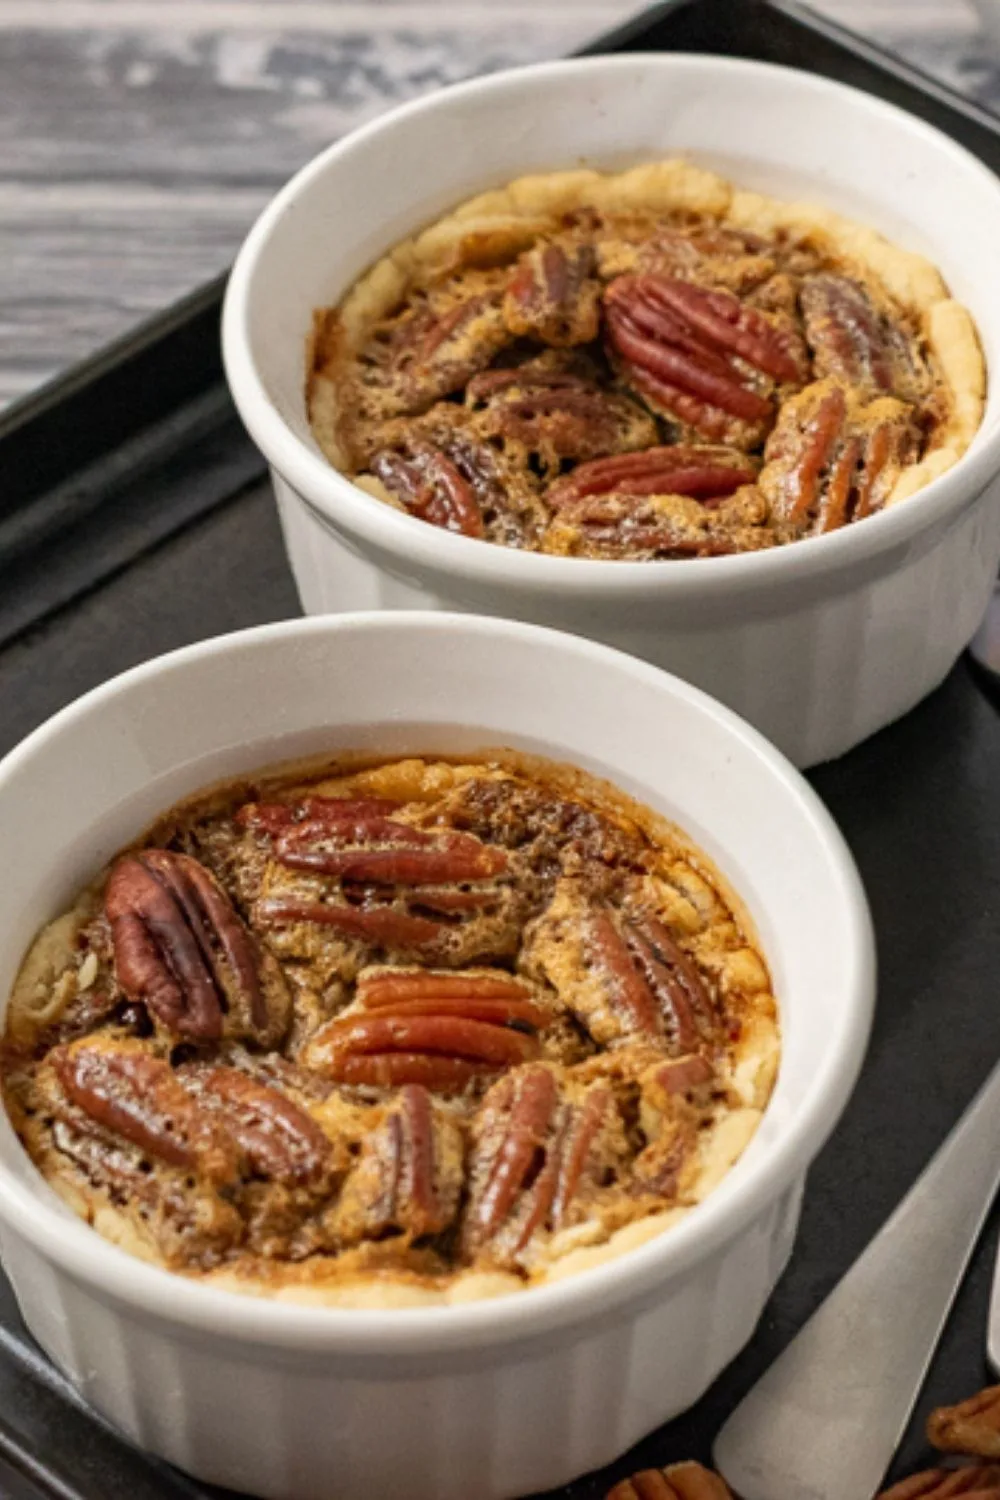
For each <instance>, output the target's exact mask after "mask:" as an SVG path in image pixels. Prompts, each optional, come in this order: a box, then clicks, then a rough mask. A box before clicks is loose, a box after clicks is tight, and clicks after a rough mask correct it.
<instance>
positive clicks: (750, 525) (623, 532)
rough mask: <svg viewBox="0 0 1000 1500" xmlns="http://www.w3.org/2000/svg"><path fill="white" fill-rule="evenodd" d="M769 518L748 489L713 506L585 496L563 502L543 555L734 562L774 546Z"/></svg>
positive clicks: (671, 499)
mask: <svg viewBox="0 0 1000 1500" xmlns="http://www.w3.org/2000/svg"><path fill="white" fill-rule="evenodd" d="M766 517H767V505H766V502H765V501H764V499H763V497H762V496H761V495H760V494H759V493H758V492H757V490H756V489H752V488H750V487H748V486H744V487H743V488H742V489H740V490H739V491H738V492H737V493H736V494H735V495H733V496H731V497H730V498H729V499H723V500H720V501H717V502H713V503H711V504H709V505H706V504H705V502H703V501H701V500H692V499H690V498H688V497H687V496H683V495H638V496H635V495H629V494H614V493H612V494H609V495H584V496H581V497H580V498H578V499H573V498H570V499H567V500H563V501H561V502H560V504H559V506H558V507H557V508H556V509H555V512H554V515H553V519H552V521H551V523H550V524H549V526H548V527H547V529H546V532H545V535H544V537H543V538H542V547H541V550H542V551H543V552H549V553H554V554H555V555H557V556H563V557H566V556H569V557H594V558H614V559H621V560H623V561H627V562H651V561H653V560H663V559H670V558H686V557H687V558H690V557H730V556H732V554H733V553H736V552H755V551H759V550H760V549H762V548H764V547H772V546H774V545H775V537H774V534H773V532H772V531H771V529H770V528H769V527H767V526H765V525H764V521H765V520H766Z"/></svg>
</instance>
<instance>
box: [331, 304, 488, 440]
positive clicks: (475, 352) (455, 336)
mask: <svg viewBox="0 0 1000 1500" xmlns="http://www.w3.org/2000/svg"><path fill="white" fill-rule="evenodd" d="M502 297H503V284H502V280H500V281H498V280H496V278H492V279H491V278H489V277H486V278H483V277H472V278H469V280H468V288H467V289H466V288H465V287H463V288H462V290H461V291H460V292H459V295H458V296H457V298H456V299H454V300H446V299H445V298H444V297H443V296H441V297H436V298H435V297H433V296H432V297H431V299H430V300H429V301H428V302H426V303H425V304H423V305H418V306H416V307H413V308H409V309H407V310H406V311H405V312H404V313H403V315H402V316H401V317H397V318H393V319H390V320H388V321H387V322H386V323H384V324H383V325H382V326H381V327H380V328H379V329H377V330H376V331H375V333H374V334H373V336H372V337H371V338H370V339H369V341H368V343H367V345H366V346H365V348H364V350H363V351H362V354H361V361H360V364H361V372H362V380H363V383H364V385H366V386H367V387H369V389H372V390H374V391H376V392H378V394H379V397H380V408H379V409H380V412H381V414H382V415H383V416H390V415H393V414H401V415H412V414H414V413H418V412H423V411H426V410H427V409H428V408H429V407H430V406H432V405H433V404H434V402H435V401H439V400H440V399H441V398H442V397H443V396H448V395H450V394H451V393H452V392H453V391H458V390H461V388H462V386H463V385H464V384H465V382H466V381H467V380H468V379H469V377H470V375H474V374H475V373H476V371H477V370H482V369H484V368H485V367H486V366H487V365H488V364H489V362H490V360H491V359H492V358H493V356H494V355H495V354H497V353H498V352H499V350H500V349H502V348H503V347H504V345H506V344H508V343H509V342H510V341H511V334H510V333H509V331H508V329H507V327H506V325H505V323H504V319H503V311H502V306H501V303H502Z"/></svg>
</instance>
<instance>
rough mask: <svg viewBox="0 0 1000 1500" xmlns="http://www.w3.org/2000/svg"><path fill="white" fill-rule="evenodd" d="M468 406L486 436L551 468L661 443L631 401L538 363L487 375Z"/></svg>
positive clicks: (471, 390) (469, 391) (469, 390)
mask: <svg viewBox="0 0 1000 1500" xmlns="http://www.w3.org/2000/svg"><path fill="white" fill-rule="evenodd" d="M466 400H467V402H468V404H469V406H470V408H471V410H473V411H474V412H475V413H476V424H477V427H478V428H479V430H480V431H481V432H482V433H483V434H484V436H486V437H488V438H499V439H502V440H503V441H504V442H513V443H516V444H521V445H523V446H524V447H525V448H527V449H529V450H530V451H531V452H533V453H538V454H540V455H541V457H542V458H543V459H544V461H545V462H546V464H547V465H548V466H549V467H550V468H555V467H556V466H557V464H558V461H559V460H560V459H564V458H590V457H592V456H593V455H595V454H598V453H620V452H624V451H627V450H629V449H632V448H643V447H648V446H649V444H650V443H654V442H655V441H656V423H655V421H654V420H653V418H652V417H651V416H650V415H649V413H648V412H646V411H644V410H643V408H642V407H641V406H639V405H638V404H637V403H636V402H635V401H633V400H631V399H630V398H629V397H628V396H625V395H623V394H622V393H621V392H620V391H614V390H609V389H607V388H606V387H604V386H601V385H598V383H597V382H596V381H595V380H592V379H590V378H589V377H588V376H586V375H578V374H573V373H572V372H569V371H560V370H554V369H550V368H547V367H540V366H539V365H538V364H536V363H531V364H525V365H519V366H517V367H516V368H514V369H504V370H484V371H483V373H482V374H481V375H476V376H475V377H474V378H473V379H472V380H470V381H469V384H468V386H467V387H466Z"/></svg>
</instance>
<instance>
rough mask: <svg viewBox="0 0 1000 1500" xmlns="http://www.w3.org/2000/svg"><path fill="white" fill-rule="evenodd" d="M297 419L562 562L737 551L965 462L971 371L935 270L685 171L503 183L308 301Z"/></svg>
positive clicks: (859, 513) (876, 241) (504, 540)
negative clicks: (356, 276)
mask: <svg viewBox="0 0 1000 1500" xmlns="http://www.w3.org/2000/svg"><path fill="white" fill-rule="evenodd" d="M310 358H311V364H310V370H309V376H308V392H309V406H310V419H311V421H312V425H313V430H314V432H315V434H316V437H317V439H318V441H319V443H320V445H321V447H322V448H323V449H324V451H325V453H326V454H327V456H328V457H329V458H330V460H331V462H333V463H334V465H335V466H336V467H338V468H340V469H342V470H343V471H344V472H345V473H347V474H349V475H351V476H352V477H353V478H355V479H356V480H357V482H358V483H359V484H360V485H361V487H362V488H364V489H366V490H368V491H369V492H370V493H372V494H374V495H376V496H377V497H378V498H380V499H381V500H383V501H384V502H386V503H387V504H390V505H392V506H394V507H396V508H398V509H401V510H404V511H406V512H407V513H409V514H410V515H413V516H416V517H419V518H420V519H421V520H424V521H427V522H429V523H430V524H432V525H434V526H437V527H440V528H443V529H444V530H447V531H452V532H456V533H459V534H461V535H463V536H467V537H473V538H478V539H480V540H486V541H490V542H495V543H499V544H500V545H503V546H506V547H512V548H518V549H522V550H527V551H536V552H543V553H549V554H553V555H557V556H571V557H586V558H609V559H632V560H654V559H667V558H692V557H715V556H722V555H726V554H729V553H738V552H747V551H757V550H760V549H762V548H770V547H774V546H777V545H781V544H784V543H787V542H792V541H796V540H799V539H802V538H805V537H810V536H815V535H818V534H822V533H826V532H830V531H834V530H836V529H838V528H840V527H843V526H845V525H848V524H851V523H853V522H855V521H860V520H862V519H864V518H865V517H867V516H870V515H872V514H874V513H875V512H877V511H879V510H881V509H883V508H884V507H885V506H886V505H887V504H889V503H891V502H892V501H894V500H897V499H901V498H903V497H904V496H905V495H908V494H910V493H912V491H913V490H914V489H916V488H919V487H920V486H921V485H922V484H924V483H926V482H927V481H928V480H929V479H931V478H933V477H935V476H936V475H937V474H938V473H940V472H943V470H944V469H945V468H947V467H948V466H949V464H951V463H953V462H954V461H955V459H956V458H957V457H958V456H959V455H960V454H961V452H962V451H964V448H965V447H966V446H967V444H968V442H969V440H970V438H971V435H972V433H973V432H974V431H975V428H976V426H977V425H978V422H979V420H980V415H981V407H982V394H983V380H984V377H983V367H982V358H981V355H980V352H979V348H978V343H977V341H976V335H975V332H974V330H973V327H972V324H971V320H970V319H969V317H968V314H967V313H966V312H965V310H964V308H961V307H959V305H958V304H957V303H955V302H953V301H952V300H951V299H950V298H949V297H948V294H947V291H946V289H945V287H944V284H943V283H942V282H941V279H940V277H939V276H938V274H937V272H936V271H935V270H934V268H933V267H932V266H930V265H929V264H928V263H927V262H926V261H923V260H922V259H921V258H920V257H918V256H914V255H910V254H909V253H908V252H905V251H903V250H899V249H896V247H894V246H892V245H890V244H889V243H888V242H887V241H885V240H882V239H881V237H880V236H878V235H876V234H874V232H872V231H870V230H865V229H863V228H862V227H861V226H858V225H855V224H851V223H849V222H848V221H846V220H842V219H839V218H838V217H837V216H836V215H833V214H829V213H824V212H823V211H821V210H808V209H806V208H804V207H803V206H801V205H787V204H780V203H778V202H776V200H772V199H767V198H763V197H761V196H760V195H756V194H751V193H744V192H740V191H739V190H736V189H734V188H732V187H731V185H730V184H728V183H726V182H724V181H723V180H722V179H720V178H717V177H714V176H713V175H712V174H710V173H706V172H702V171H700V170H699V169H697V168H694V167H691V166H688V165H686V164H685V163H683V162H677V161H675V162H665V163H658V164H653V165H651V166H649V167H641V168H636V169H634V170H633V171H632V172H628V173H621V174H615V175H610V176H605V175H602V174H599V173H596V172H577V173H557V174H549V175H546V176H540V177H533V178H523V179H520V180H519V181H518V182H515V183H512V184H511V185H510V186H509V187H508V188H507V189H502V190H499V191H498V192H495V193H488V194H484V195H483V196H482V197H481V198H480V199H475V200H472V202H471V203H468V204H465V205H462V207H460V208H459V209H457V210H456V211H455V212H454V213H453V214H452V215H450V216H449V217H448V218H446V219H444V220H442V221H440V222H439V223H438V224H436V225H434V226H432V227H431V228H430V229H428V230H426V231H425V232H424V233H423V234H422V235H420V236H418V237H416V238H415V239H414V240H411V241H407V242H406V243H405V244H403V245H401V246H398V247H397V248H396V249H395V250H394V251H393V252H392V253H391V254H390V255H389V256H387V257H386V258H385V259H384V260H383V261H381V262H379V263H378V265H377V266H376V267H375V268H373V270H372V271H371V272H370V273H369V274H368V275H367V276H366V277H365V278H363V279H362V281H361V282H359V283H358V284H357V285H356V286H355V287H354V289H353V290H352V291H351V292H350V293H349V294H348V296H347V298H345V300H344V302H343V303H342V304H341V306H340V307H339V308H336V309H329V310H326V311H323V312H320V313H319V314H318V315H317V323H316V337H315V339H314V343H313V347H312V351H311V356H310Z"/></svg>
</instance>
